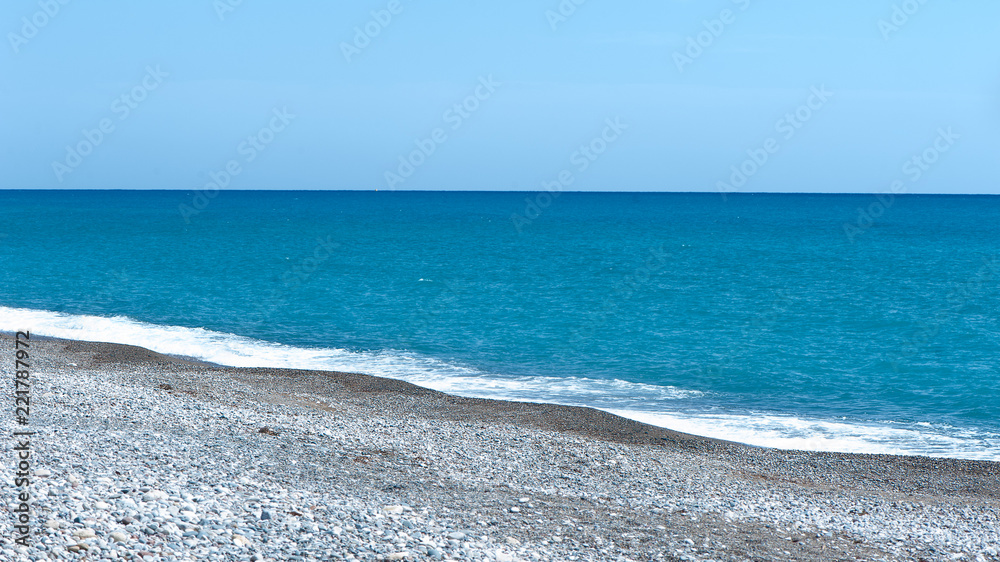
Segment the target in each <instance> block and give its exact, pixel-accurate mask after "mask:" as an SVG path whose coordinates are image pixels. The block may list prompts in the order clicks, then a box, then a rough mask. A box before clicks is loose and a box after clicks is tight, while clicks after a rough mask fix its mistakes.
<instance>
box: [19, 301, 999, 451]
mask: <svg viewBox="0 0 1000 562" xmlns="http://www.w3.org/2000/svg"><path fill="white" fill-rule="evenodd" d="M24 329H30V330H31V331H32V333H33V334H37V335H41V336H51V337H57V338H65V339H74V340H84V341H101V342H109V343H121V344H129V345H137V346H141V347H144V348H147V349H150V350H153V351H156V352H159V353H164V354H168V355H176V356H183V357H192V358H195V359H201V360H204V361H209V362H212V363H218V364H220V365H228V366H233V367H276V368H296V369H320V370H330V371H345V372H354V373H364V374H369V375H376V376H382V377H388V378H395V379H401V380H405V381H408V382H411V383H413V384H417V385H420V386H424V387H427V388H432V389H434V390H439V391H442V392H447V393H450V394H455V395H460V396H470V397H479V398H496V399H505V400H521V401H527V402H550V403H557V404H567V405H580V406H591V407H595V408H600V409H603V410H606V411H609V412H612V413H615V414H618V415H621V416H624V417H627V418H632V419H635V420H638V421H642V422H645V423H649V424H651V425H657V426H661V427H668V428H670V429H674V430H677V431H683V432H686V433H691V434H695V435H703V436H707V437H716V438H719V439H727V440H730V441H737V442H741V443H747V444H751V445H759V446H765V447H776V448H781V449H799V450H810V451H836V452H845V453H884V454H910V455H924V456H932V457H949V458H965V459H981V460H995V461H1000V435H997V434H991V433H987V432H982V431H973V430H965V429H961V428H954V427H948V426H943V425H934V424H910V425H903V424H884V423H879V424H876V423H869V424H866V423H856V422H853V421H852V422H848V421H833V420H807V419H803V418H799V417H795V416H784V415H774V414H760V415H737V414H704V413H701V412H690V411H683V410H682V408H679V407H677V406H678V405H681V404H682V402H679V401H683V399H685V398H692V397H697V396H700V395H701V393H700V392H697V391H691V390H684V389H680V388H676V387H669V386H656V385H648V384H642V383H635V382H629V381H624V380H601V379H589V378H583V377H542V376H533V377H510V376H503V375H498V374H492V373H487V372H483V371H480V370H476V369H472V368H469V367H465V366H462V365H456V364H453V363H448V362H444V361H440V360H437V359H434V358H430V357H424V356H420V355H417V354H413V353H408V352H400V351H395V350H387V351H382V352H354V351H350V350H345V349H335V348H305V347H295V346H288V345H281V344H277V343H272V342H266V341H261V340H256V339H253V338H247V337H243V336H237V335H233V334H226V333H222V332H215V331H212V330H206V329H203V328H186V327H181V326H161V325H156V324H150V323H146V322H140V321H137V320H133V319H130V318H127V317H122V316H116V317H101V316H85V315H72V314H63V313H58V312H50V311H44V310H32V309H22V308H8V307H2V306H0V331H5V332H14V331H17V330H24Z"/></svg>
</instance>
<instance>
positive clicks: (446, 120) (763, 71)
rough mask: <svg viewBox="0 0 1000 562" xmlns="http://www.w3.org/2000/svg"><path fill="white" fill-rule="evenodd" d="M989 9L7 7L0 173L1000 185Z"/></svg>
mask: <svg viewBox="0 0 1000 562" xmlns="http://www.w3.org/2000/svg"><path fill="white" fill-rule="evenodd" d="M998 28H1000V2H996V1H995V0H958V1H952V2H945V1H943V0H906V1H900V0H840V1H838V2H802V1H791V0H785V1H774V0H772V1H769V2H764V1H762V0H709V1H695V0H631V1H627V2H610V1H608V0H562V1H561V2H560V1H559V0H542V1H522V0H503V1H500V0H493V1H491V0H460V1H452V2H443V1H433V0H356V1H351V2H346V1H335V0H289V1H287V2H276V1H273V2H265V1H263V0H172V1H170V2H151V1H146V2H141V1H137V0H127V1H126V0H101V1H99V2H84V1H82V0H4V2H3V3H2V7H0V30H2V31H3V33H4V35H5V39H6V41H5V43H6V44H5V45H4V47H3V48H2V49H0V50H2V54H0V104H2V109H0V126H2V130H3V132H4V135H3V136H2V140H0V143H2V145H0V158H2V173H0V188H4V189H36V188H44V189H180V190H209V191H210V190H213V189H331V190H374V189H378V190H392V189H394V190H522V191H541V190H554V189H563V190H586V191H723V192H730V191H733V192H737V191H738V192H762V191H768V192H859V193H877V192H889V191H895V192H897V193H900V192H906V193H1000V167H998V166H997V164H996V163H997V161H998V158H997V156H998V155H1000V135H998V134H997V132H998V130H1000V49H998V46H1000V33H998V31H1000V29H998Z"/></svg>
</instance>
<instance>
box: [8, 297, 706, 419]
mask: <svg viewBox="0 0 1000 562" xmlns="http://www.w3.org/2000/svg"><path fill="white" fill-rule="evenodd" d="M28 327H30V329H31V330H32V333H34V334H38V335H41V336H51V337H56V338H64V339H74V340H85V341H101V342H108V343H121V344H129V345H137V346H140V347H144V348H146V349H150V350H153V351H156V352H158V353H164V354H168V355H176V356H182V357H191V358H194V359H200V360H203V361H209V362H212V363H218V364H219V365H228V366H232V367H276V368H291V369H320V370H328V371H344V372H351V373H364V374H368V375H376V376H382V377H388V378H395V379H401V380H405V381H407V382H412V383H413V384H417V385H420V386H424V387H427V388H432V389H434V390H440V391H442V392H447V393H450V394H458V395H463V396H473V397H479V398H498V399H505V400H526V401H540V402H558V403H568V402H573V403H581V404H597V403H605V402H606V403H607V404H619V405H621V404H623V403H624V404H627V403H628V402H629V401H640V400H641V401H644V402H648V401H654V402H658V401H662V400H673V399H678V398H685V397H689V396H695V395H699V394H700V393H698V392H695V391H685V390H682V389H678V388H674V387H663V386H656V385H648V384H642V383H633V382H628V381H623V380H600V379H586V378H578V377H569V378H560V377H505V376H501V375H495V374H491V373H485V372H483V371H479V370H476V369H472V368H468V367H464V366H461V365H455V364H453V363H447V362H444V361H439V360H437V359H433V358H430V357H423V356H420V355H417V354H414V353H408V352H402V351H395V350H387V351H382V352H355V351H349V350H345V349H336V348H306V347H295V346H288V345H282V344H277V343H272V342H267V341H262V340H257V339H253V338H247V337H243V336H237V335H234V334H227V333H222V332H215V331H212V330H206V329H204V328H186V327H181V326H161V325H157V324H150V323H146V322H140V321H137V320H133V319H130V318H127V317H123V316H115V317H102V316H85V315H73V314H63V313H58V312H50V311H44V310H31V309H21V308H7V307H0V330H2V331H9V332H13V331H15V330H18V329H25V328H28Z"/></svg>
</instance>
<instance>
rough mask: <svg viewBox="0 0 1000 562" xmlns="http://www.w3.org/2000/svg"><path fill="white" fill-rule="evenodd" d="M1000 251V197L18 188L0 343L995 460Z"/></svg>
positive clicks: (3, 259) (3, 208) (2, 258)
mask: <svg viewBox="0 0 1000 562" xmlns="http://www.w3.org/2000/svg"><path fill="white" fill-rule="evenodd" d="M182 205H185V206H187V208H186V210H182V209H184V208H183V207H181V206H182ZM195 209H200V210H198V211H197V212H195V213H192V211H193V210H195ZM998 245H1000V197H981V196H980V197H972V196H969V197H963V196H915V195H908V196H902V195H900V196H895V197H892V198H889V197H888V196H882V197H881V198H878V197H876V196H874V195H783V194H782V195H777V194H776V195H760V194H756V195H755V194H728V195H727V196H726V197H725V198H723V197H722V196H721V195H720V194H718V193H708V194H639V193H634V194H633V193H617V194H614V193H599V194H595V193H561V194H558V196H557V197H555V198H552V197H551V196H550V195H548V194H543V195H541V196H539V195H538V194H536V193H474V192H467V193H442V192H289V191H283V192H238V191H223V192H220V193H219V194H218V196H217V197H214V198H212V199H204V200H197V199H196V198H195V194H194V193H192V192H184V191H157V192H146V191H0V331H15V330H31V331H32V333H33V334H38V335H51V336H58V337H65V338H76V339H84V340H95V341H108V342H119V343H128V344H134V345H140V346H144V347H147V348H150V349H153V350H156V351H160V352H163V353H169V354H175V355H181V356H187V357H194V358H199V359H204V360H208V361H212V362H216V363H220V364H224V365H236V366H278V367H301V368H317V369H332V370H341V371H353V372H361V373H368V374H373V375H380V376H386V377H393V378H399V379H403V380H407V381H411V382H413V383H416V384H419V385H423V386H427V387H431V388H435V389H439V390H443V391H447V392H451V393H455V394H461V395H467V396H482V397H493V398H506V399H516V400H530V401H544V402H556V403H562V404H579V405H587V406H593V407H597V408H602V409H605V410H609V411H612V412H615V413H620V414H621V415H624V416H628V417H631V418H635V419H638V420H642V421H646V422H649V423H653V424H657V425H662V426H665V427H669V428H672V429H677V430H681V431H686V432H690V433H695V434H699V435H707V436H714V437H720V438H725V439H731V440H735V441H740V442H745V443H750V444H755V445H764V446H773V447H781V448H789V449H807V450H831V451H844V452H876V453H897V454H917V455H927V456H939V457H957V458H968V459H991V460H1000V400H998V396H1000V288H998V287H1000V284H998V280H1000V248H998Z"/></svg>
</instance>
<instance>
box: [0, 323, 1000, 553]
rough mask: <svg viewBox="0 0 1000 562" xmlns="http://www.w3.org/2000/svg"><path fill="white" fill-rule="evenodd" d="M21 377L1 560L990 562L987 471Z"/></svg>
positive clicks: (115, 370) (132, 355) (590, 428)
mask: <svg viewBox="0 0 1000 562" xmlns="http://www.w3.org/2000/svg"><path fill="white" fill-rule="evenodd" d="M2 345H3V347H4V349H5V350H6V351H5V353H4V356H5V357H7V356H9V354H10V353H11V351H10V350H12V349H13V342H12V341H11V338H10V337H9V336H5V337H4V339H3V340H2ZM11 362H12V361H11ZM31 377H32V378H31V381H32V387H31V415H30V424H29V425H28V426H27V427H28V428H29V429H30V430H31V431H34V432H36V434H35V435H34V436H32V437H31V454H32V458H31V462H32V477H31V485H30V491H31V494H32V502H31V523H30V527H31V531H30V537H31V538H30V546H23V545H19V544H16V543H15V542H14V538H15V536H16V534H15V531H14V529H13V525H14V520H15V514H14V513H13V512H12V511H13V510H14V509H15V506H16V505H17V504H16V502H15V494H16V490H17V489H16V488H15V487H14V474H15V459H14V451H13V450H12V448H13V447H14V445H15V444H16V441H14V439H13V438H12V437H9V438H8V441H7V442H8V446H7V452H6V462H5V463H4V466H5V467H6V470H5V473H4V478H5V480H6V481H7V486H6V490H7V492H6V493H5V496H6V497H5V499H6V501H5V502H4V506H5V507H4V509H5V510H6V511H7V513H5V514H4V516H3V517H2V518H0V559H3V560H51V559H57V560H63V559H65V560H154V561H168V560H169V561H173V560H178V561H179V560H251V561H260V560H269V561H272V560H273V561H284V560H481V561H498V562H508V561H536V560H537V561H566V560H595V561H596V560H613V561H626V560H634V561H639V560H719V561H722V560H726V561H730V560H732V561H737V560H739V561H743V560H817V561H819V560H927V561H937V560H976V561H980V560H1000V513H998V510H1000V503H998V498H1000V465H998V464H997V463H991V462H986V461H965V460H952V459H930V458H923V457H896V456H888V455H849V454H837V453H815V452H797V451H778V450H772V449H763V448H756V447H749V446H745V445H740V444H736V443H729V442H724V441H717V440H712V439H706V438H700V437H695V436H691V435H685V434H681V433H676V432H672V431H669V430H666V429H662V428H657V427H653V426H649V425H644V424H641V423H638V422H634V421H630V420H626V419H624V418H620V417H617V416H614V415H612V414H608V413H605V412H601V411H597V410H592V409H587V408H577V407H565V406H553V405H543V404H525V403H515V402H501V401H491V400H483V399H471V398H461V397H455V396H450V395H447V394H442V393H439V392H435V391H432V390H428V389H424V388H420V387H417V386H413V385H410V384H408V383H404V382H400V381H396V380H391V379H382V378H376V377H368V376H365V375H357V374H347V373H331V372H320V371H294V370H281V369H248V368H228V367H221V366H217V365H209V364H204V363H199V362H195V361H188V360H185V359H182V358H176V357H168V356H164V355H160V354H157V353H154V352H151V351H148V350H145V349H142V348H137V347H130V346H123V345H115V344H102V343H89V342H76V341H67V340H56V339H45V340H42V339H37V340H36V339H35V338H33V339H32V373H31ZM10 403H11V409H12V408H13V399H11V400H10ZM4 424H5V429H6V433H7V435H8V436H11V434H12V432H14V431H16V430H23V429H24V427H23V426H17V425H15V423H14V421H13V419H12V417H11V416H5V417H4Z"/></svg>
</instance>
